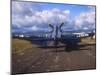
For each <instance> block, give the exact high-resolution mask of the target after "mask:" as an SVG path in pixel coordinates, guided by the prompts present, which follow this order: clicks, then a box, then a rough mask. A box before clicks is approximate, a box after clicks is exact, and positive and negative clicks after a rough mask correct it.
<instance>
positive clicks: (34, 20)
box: [12, 2, 70, 30]
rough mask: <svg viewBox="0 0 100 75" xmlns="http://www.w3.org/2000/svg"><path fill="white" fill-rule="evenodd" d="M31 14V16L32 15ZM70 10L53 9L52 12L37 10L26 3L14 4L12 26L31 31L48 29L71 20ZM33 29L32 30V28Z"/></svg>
mask: <svg viewBox="0 0 100 75" xmlns="http://www.w3.org/2000/svg"><path fill="white" fill-rule="evenodd" d="M30 14H31V15H30ZM69 14H70V11H69V10H63V11H62V10H60V9H59V8H53V9H50V10H42V11H38V10H35V9H34V7H33V5H29V4H27V5H26V4H25V3H20V2H19V3H18V2H14V3H12V25H15V26H16V27H17V28H19V29H20V28H21V29H23V28H25V27H27V29H30V30H38V29H41V28H43V29H44V30H45V29H47V28H46V27H48V24H49V23H50V24H53V25H58V24H61V23H62V22H67V21H68V20H69ZM30 27H32V28H30Z"/></svg>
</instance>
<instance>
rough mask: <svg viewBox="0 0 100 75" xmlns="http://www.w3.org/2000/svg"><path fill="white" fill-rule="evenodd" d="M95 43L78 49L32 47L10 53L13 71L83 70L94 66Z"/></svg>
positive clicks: (18, 72)
mask: <svg viewBox="0 0 100 75" xmlns="http://www.w3.org/2000/svg"><path fill="white" fill-rule="evenodd" d="M95 52H96V51H95V45H87V46H85V47H81V48H80V49H72V50H70V51H69V50H68V51H67V49H66V50H65V47H61V48H57V51H56V48H37V50H34V49H33V48H31V49H29V50H26V51H25V52H24V53H23V54H20V55H12V72H13V73H17V74H20V73H37V72H53V71H64V70H65V71H69V70H84V69H95V68H96V61H95V60H96V55H95Z"/></svg>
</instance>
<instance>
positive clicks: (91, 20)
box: [75, 11, 95, 29]
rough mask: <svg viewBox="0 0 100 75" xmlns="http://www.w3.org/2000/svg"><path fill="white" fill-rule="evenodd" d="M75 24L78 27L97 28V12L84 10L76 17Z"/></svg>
mask: <svg viewBox="0 0 100 75" xmlns="http://www.w3.org/2000/svg"><path fill="white" fill-rule="evenodd" d="M75 26H76V27H77V28H83V29H89V28H95V12H94V11H89V12H82V13H80V15H79V16H77V17H76V18H75Z"/></svg>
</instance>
